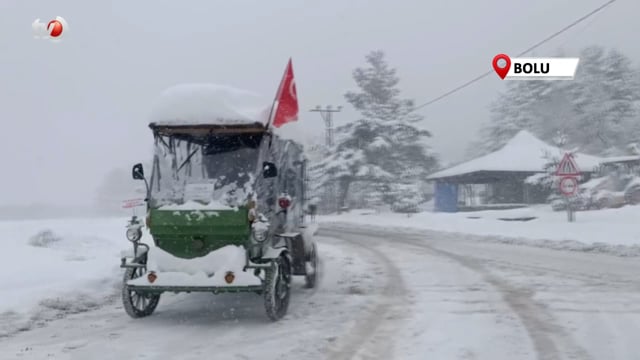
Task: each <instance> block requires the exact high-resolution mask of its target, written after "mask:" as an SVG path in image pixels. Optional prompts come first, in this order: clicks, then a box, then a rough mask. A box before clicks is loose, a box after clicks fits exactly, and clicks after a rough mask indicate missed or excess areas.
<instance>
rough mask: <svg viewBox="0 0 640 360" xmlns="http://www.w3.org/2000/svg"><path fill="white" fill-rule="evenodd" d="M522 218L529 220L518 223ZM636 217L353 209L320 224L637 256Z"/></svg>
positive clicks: (545, 209)
mask: <svg viewBox="0 0 640 360" xmlns="http://www.w3.org/2000/svg"><path fill="white" fill-rule="evenodd" d="M527 218H534V219H531V220H528V221H520V220H522V219H527ZM639 218H640V206H625V207H622V208H619V209H606V210H597V211H596V210H594V211H584V212H578V213H576V220H575V222H568V221H567V214H566V212H563V211H559V212H554V211H552V210H551V208H550V206H548V205H541V206H535V207H530V208H521V209H513V210H488V211H477V212H459V213H435V212H430V211H425V212H421V213H418V214H413V215H411V216H407V215H406V214H397V213H377V212H376V211H371V210H354V211H352V212H350V213H345V214H342V215H337V216H321V217H319V221H320V222H323V223H327V224H330V223H350V224H356V225H362V226H381V227H384V228H394V229H398V231H406V230H407V229H412V230H425V231H442V232H450V233H461V234H470V235H478V236H482V237H483V238H482V239H483V240H489V241H498V242H505V243H518V244H526V245H535V246H543V247H552V248H557V249H566V250H577V251H594V252H608V253H613V254H616V255H623V256H640V225H638V223H637V221H638V219H639ZM487 236H489V237H487Z"/></svg>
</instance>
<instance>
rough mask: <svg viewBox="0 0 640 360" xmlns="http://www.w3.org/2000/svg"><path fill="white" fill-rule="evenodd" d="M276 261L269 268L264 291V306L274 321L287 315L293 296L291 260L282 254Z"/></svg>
mask: <svg viewBox="0 0 640 360" xmlns="http://www.w3.org/2000/svg"><path fill="white" fill-rule="evenodd" d="M275 263H276V266H275V267H274V268H272V269H269V270H267V273H266V279H265V291H264V306H265V309H266V310H267V316H268V317H269V318H270V319H271V320H273V321H277V320H280V319H282V317H283V316H285V315H286V313H287V309H288V308H289V299H290V297H291V262H290V261H289V259H288V257H287V256H286V255H281V256H280V257H279V258H278V259H277V260H275Z"/></svg>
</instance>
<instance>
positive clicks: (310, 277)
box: [304, 243, 318, 289]
mask: <svg viewBox="0 0 640 360" xmlns="http://www.w3.org/2000/svg"><path fill="white" fill-rule="evenodd" d="M309 268H311V269H313V272H312V273H310V274H309V273H308V271H309ZM305 270H306V271H307V274H306V275H305V276H304V281H305V287H306V288H307V289H313V288H314V287H315V286H316V282H317V280H318V252H317V250H316V244H315V243H313V244H311V251H310V252H309V255H308V258H307V264H305Z"/></svg>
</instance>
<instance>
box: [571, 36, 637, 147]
mask: <svg viewBox="0 0 640 360" xmlns="http://www.w3.org/2000/svg"><path fill="white" fill-rule="evenodd" d="M576 80H577V81H575V82H574V83H573V84H572V85H573V86H572V87H571V90H572V98H573V106H574V109H575V112H576V117H575V119H574V122H573V124H572V125H573V126H572V130H573V132H572V134H571V136H572V138H574V139H575V140H576V145H578V146H580V147H581V150H582V151H585V152H592V153H605V154H607V153H616V152H620V151H622V149H623V148H624V146H625V145H626V144H628V143H629V142H631V141H633V140H634V139H633V138H634V137H636V136H637V134H638V125H637V124H636V120H637V104H638V103H639V102H640V75H639V73H638V70H637V69H635V68H634V67H633V66H632V64H631V61H630V60H629V59H628V58H627V57H625V56H624V55H623V54H621V53H620V52H618V51H616V50H610V51H609V52H606V51H605V49H604V48H602V47H590V48H587V49H585V50H583V51H582V53H581V57H580V66H579V67H578V71H577V72H576Z"/></svg>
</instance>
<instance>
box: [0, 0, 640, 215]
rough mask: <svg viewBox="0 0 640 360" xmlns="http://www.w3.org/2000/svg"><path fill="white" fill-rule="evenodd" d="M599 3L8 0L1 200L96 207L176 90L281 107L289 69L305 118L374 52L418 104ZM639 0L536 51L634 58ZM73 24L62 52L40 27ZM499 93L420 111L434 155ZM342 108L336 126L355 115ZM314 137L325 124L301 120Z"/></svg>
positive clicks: (345, 85)
mask: <svg viewBox="0 0 640 360" xmlns="http://www.w3.org/2000/svg"><path fill="white" fill-rule="evenodd" d="M602 2H604V1H603V0H538V1H523V0H521V1H513V0H484V1H470V0H464V1H462V0H457V1H455V0H450V1H446V2H445V1H437V2H436V1H425V0H411V1H409V0H395V1H391V0H387V1H375V0H326V1H323V2H311V1H300V0H286V1H285V0H272V1H264V0H252V1H213V0H206V1H205V0H197V1H196V0H193V1H158V0H156V1H150V0H145V1H143V0H136V1H131V0H126V1H124V0H111V1H86V0H66V1H65V0H60V1H44V0H29V1H26V0H3V1H1V2H0V24H1V25H0V26H2V30H3V31H2V35H0V48H1V49H2V53H1V54H0V79H2V84H3V86H2V88H0V117H1V119H2V120H1V121H2V124H3V127H2V130H3V131H2V133H1V135H0V151H1V152H2V154H3V156H4V158H3V170H2V172H3V174H2V176H0V188H1V189H2V192H0V204H21V203H31V202H36V201H37V202H58V203H67V204H82V203H90V202H91V201H92V200H93V191H94V189H95V187H96V186H97V185H98V183H99V182H100V180H101V179H102V177H103V176H104V174H105V173H106V172H107V171H108V170H110V169H111V168H113V167H116V166H120V167H127V168H129V167H130V166H131V164H133V163H134V162H137V161H141V160H146V159H147V158H148V157H149V156H150V154H149V149H150V143H151V134H150V132H149V130H148V128H147V126H146V124H147V115H148V113H149V110H150V106H151V104H152V102H153V101H154V99H155V98H156V97H157V95H158V94H159V93H160V92H161V91H162V90H163V89H164V88H166V87H168V86H171V85H173V84H176V83H182V82H215V83H221V84H228V85H233V86H236V87H240V88H246V89H249V90H253V91H256V92H259V93H262V94H265V96H267V97H271V96H273V93H274V92H275V90H276V87H277V85H278V81H279V80H280V77H281V75H282V71H283V70H284V66H285V64H286V61H287V59H288V57H289V56H292V57H293V60H294V70H295V73H296V79H297V88H298V95H299V98H300V102H301V107H302V109H304V110H306V109H309V108H312V107H314V106H315V105H316V104H335V105H340V104H344V100H343V98H342V94H343V93H344V91H345V90H347V89H349V88H352V87H353V86H354V84H353V81H352V79H351V76H350V75H351V71H352V69H353V68H354V67H356V66H359V65H361V64H362V63H363V58H364V55H365V54H366V53H367V52H368V51H370V50H374V49H383V50H385V51H386V52H387V55H388V59H389V61H390V63H391V64H392V65H393V66H394V67H397V68H398V72H399V75H400V77H401V87H402V88H403V92H404V95H405V96H407V97H410V98H414V99H416V100H417V102H423V101H426V100H430V99H431V98H433V97H435V96H438V95H440V94H441V93H442V92H444V91H447V90H449V89H450V88H452V87H455V86H457V85H459V84H460V83H462V82H465V81H467V80H469V79H470V78H472V77H475V76H477V75H478V74H480V73H482V72H484V71H486V70H487V69H490V68H491V60H492V58H493V56H494V55H495V54H496V53H498V52H505V53H507V54H508V53H516V52H519V51H522V50H523V49H525V48H527V47H528V46H530V45H531V44H533V43H535V42H537V41H538V40H540V39H541V38H543V37H545V36H547V35H548V34H550V33H552V32H554V31H556V30H558V29H559V28H561V27H562V26H564V25H566V24H567V23H569V22H570V21H573V20H574V19H576V18H577V17H579V16H581V15H583V14H584V13H586V12H587V11H589V10H591V9H593V8H595V7H596V6H598V5H599V4H601V3H602ZM638 13H640V2H638V1H633V0H618V2H617V3H615V4H614V5H612V6H611V7H610V8H609V9H608V10H606V11H605V12H604V13H601V14H599V15H597V16H596V17H595V19H594V20H590V21H588V22H587V23H585V24H582V25H580V26H578V27H577V28H576V29H573V30H571V31H570V32H568V33H567V34H565V35H563V36H562V37H561V38H559V39H557V40H555V41H553V42H551V43H550V44H549V45H547V46H545V48H544V49H542V50H540V51H538V52H536V54H535V55H537V56H545V55H549V54H550V53H552V52H553V51H554V50H555V49H556V48H558V47H564V48H565V49H567V51H568V53H567V55H575V52H576V51H577V50H578V49H579V48H580V47H583V46H585V45H591V44H601V45H605V46H610V47H616V48H619V49H620V50H622V51H623V52H624V53H625V54H627V55H629V56H630V57H631V58H632V59H633V60H634V61H636V62H637V61H638V60H640V48H639V47H638V46H637V34H638V33H640V22H638V21H637V14H638ZM55 16H62V17H64V18H65V19H66V20H67V22H68V23H69V27H70V29H71V31H70V32H69V34H68V36H67V37H66V38H65V40H64V41H63V42H62V43H57V44H53V43H50V42H46V41H44V40H35V39H33V37H32V33H31V23H32V22H33V21H34V20H35V19H36V18H40V19H41V20H42V21H47V20H49V19H51V18H54V17H55ZM502 86H503V83H502V82H501V80H499V79H498V77H497V76H496V77H490V78H488V79H484V80H482V81H481V82H479V83H477V84H475V85H473V86H472V87H470V88H467V89H465V90H463V91H462V92H460V93H458V94H455V95H453V96H451V97H449V98H448V99H445V100H443V101H441V102H439V103H437V104H434V105H432V106H430V107H428V108H425V109H423V110H421V113H422V114H424V115H425V116H426V121H425V124H424V126H425V127H426V128H428V129H429V130H431V131H432V132H433V133H434V136H435V138H434V139H433V147H434V149H435V150H436V151H437V152H439V153H440V155H441V156H442V158H443V159H444V160H457V159H459V158H460V157H461V156H462V155H463V152H464V148H465V145H466V143H467V142H468V141H469V140H471V139H472V138H473V136H474V135H475V134H474V132H475V131H477V129H478V127H479V126H480V125H481V123H482V122H483V121H485V120H486V119H487V116H488V111H487V104H488V102H489V101H491V100H492V99H493V98H494V97H495V96H496V92H497V91H499V90H500V89H501V88H502ZM354 116H355V114H354V113H353V112H352V111H350V110H349V109H347V110H346V111H344V112H343V113H341V114H339V115H338V116H337V118H336V120H339V121H346V120H349V119H353V118H354ZM301 121H302V122H304V124H305V126H306V127H308V129H309V134H314V133H317V132H320V131H322V123H321V120H320V117H319V115H318V114H315V113H306V112H304V113H303V114H302V118H301Z"/></svg>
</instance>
